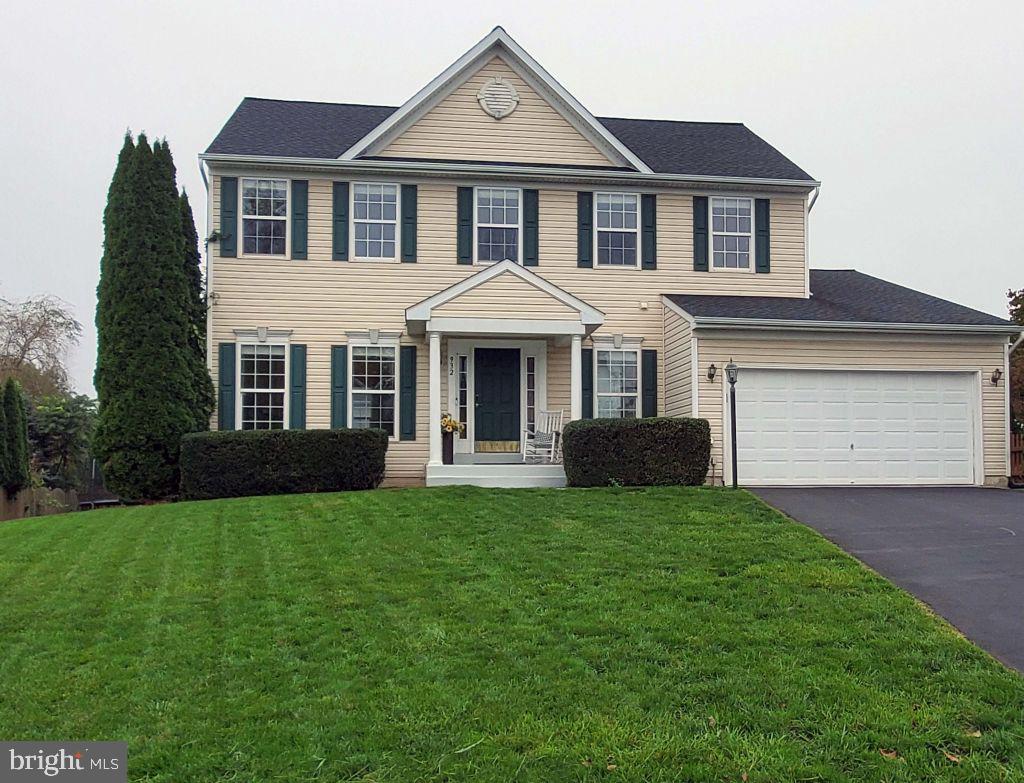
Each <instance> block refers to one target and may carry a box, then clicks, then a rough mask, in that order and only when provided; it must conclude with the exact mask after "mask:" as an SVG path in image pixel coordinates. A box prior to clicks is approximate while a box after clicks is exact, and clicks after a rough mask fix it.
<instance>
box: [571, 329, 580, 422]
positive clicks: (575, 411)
mask: <svg viewBox="0 0 1024 783" xmlns="http://www.w3.org/2000/svg"><path fill="white" fill-rule="evenodd" d="M582 351H583V337H582V336H580V335H578V334H574V335H573V336H572V358H571V359H570V362H569V389H570V395H569V419H570V420H571V421H576V420H577V419H579V418H581V417H582V416H583V353H582Z"/></svg>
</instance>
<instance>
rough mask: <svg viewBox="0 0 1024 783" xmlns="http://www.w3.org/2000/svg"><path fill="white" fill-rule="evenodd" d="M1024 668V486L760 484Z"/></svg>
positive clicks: (767, 495) (762, 493) (771, 499)
mask: <svg viewBox="0 0 1024 783" xmlns="http://www.w3.org/2000/svg"><path fill="white" fill-rule="evenodd" d="M751 491H752V492H754V494H756V495H757V496H758V497H760V498H761V499H762V500H764V501H765V502H766V503H768V504H769V505H772V506H774V507H775V508H777V509H779V510H781V511H783V512H785V513H786V514H788V515H789V516H791V517H793V518H794V519H796V520H799V521H800V522H803V523H804V524H805V525H809V526H810V527H813V528H814V529H815V530H817V531H818V532H819V533H821V534H822V535H824V536H825V537H826V538H828V539H829V540H831V541H834V542H835V543H836V544H838V545H839V546H841V547H842V548H843V549H845V550H846V551H847V552H849V553H850V554H851V555H853V556H854V557H856V558H858V559H859V560H862V561H863V562H865V563H867V564H868V565H869V566H871V567H872V568H873V569H875V570H876V571H878V572H879V573H880V574H882V575H884V576H885V577H887V578H888V579H890V580H891V581H893V582H895V583H896V584H897V585H899V586H900V587H902V588H903V589H904V590H907V591H909V592H911V593H913V594H914V595H916V596H917V597H918V598H920V599H921V600H922V601H924V602H925V603H926V604H928V605H929V606H931V607H932V608H933V609H934V610H935V611H936V612H938V613H939V614H940V615H942V616H943V617H945V618H946V619H947V620H949V622H951V623H952V624H953V625H955V626H956V627H957V628H959V629H960V630H961V631H962V632H963V633H964V634H965V635H966V636H967V637H969V638H970V639H972V640H973V641H974V642H976V643H977V644H979V645H980V646H981V647H983V648H985V649H986V650H988V651H989V652H990V653H992V654H993V655H994V656H995V657H996V658H999V659H1000V660H1001V661H1003V663H1005V664H1007V665H1009V666H1012V667H1014V668H1016V669H1018V670H1020V671H1024V491H1011V490H999V489H982V488H979V487H963V488H959V487H957V488H954V487H934V488H932V487H922V488H904V487H900V488H870V487H816V488H795V487H792V488H791V487H759V488H756V489H752V490H751Z"/></svg>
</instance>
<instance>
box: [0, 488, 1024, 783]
mask: <svg viewBox="0 0 1024 783" xmlns="http://www.w3.org/2000/svg"><path fill="white" fill-rule="evenodd" d="M43 543H45V544H46V546H47V547H49V549H50V550H51V551H52V552H54V553H55V556H53V557H47V558H42V559H41V558H40V557H39V556H38V555H37V550H38V547H39V546H40V545H41V544H43ZM0 580H3V581H5V584H6V590H5V592H4V596H5V599H4V602H3V603H2V605H0V630H2V631H3V635H2V637H0V644H2V649H0V674H3V675H4V676H3V677H2V679H0V736H14V737H23V738H39V739H44V738H52V737H71V736H76V737H79V736H83V737H89V738H95V739H127V740H128V741H129V744H130V749H131V750H130V757H131V766H130V771H131V777H132V779H133V780H148V781H180V780H203V781H205V780H225V781H227V780H275V781H277V780H285V781H290V780H295V781H299V780H331V781H333V780H373V781H410V780H413V781H416V780H423V781H433V780H449V781H454V780H474V781H475V780H483V781H489V780H493V781H499V780H500V781H507V780H513V779H515V780H538V781H549V780H577V779H578V780H599V779H602V780H603V779H621V780H643V781H661V780H665V781H668V780H709V779H711V780H737V779H739V777H740V775H742V774H743V773H746V774H747V775H748V779H749V780H752V781H756V780H766V781H767V780H772V781H776V780H795V779H801V780H815V779H817V780H906V781H911V780H922V779H928V780H971V781H974V780H1015V779H1024V766H1022V765H1024V761H1022V758H1024V717H1022V716H1024V681H1022V678H1020V677H1019V676H1018V675H1016V674H1014V673H1012V672H1009V671H1007V670H1006V669H1005V668H1003V667H1002V666H1001V665H999V664H998V663H996V662H995V661H993V660H992V659H991V658H990V657H989V656H987V655H986V654H984V653H983V652H981V651H979V650H978V649H977V648H975V647H974V646H973V645H971V644H970V643H968V642H967V641H965V640H964V639H962V638H960V636H959V635H958V634H957V633H956V632H955V631H954V630H952V629H951V628H949V627H948V626H947V625H946V624H945V623H943V622H942V621H941V620H939V619H937V618H935V617H933V616H931V615H930V614H929V613H928V612H927V611H925V610H924V609H923V608H922V607H920V606H918V605H917V604H916V603H915V602H914V601H913V599H911V598H910V597H909V596H907V595H906V594H905V593H902V592H901V591H899V590H897V589H895V588H894V587H892V586H891V585H890V584H889V583H887V582H885V581H884V580H882V579H881V578H880V577H878V576H877V575H875V574H873V573H872V572H870V571H869V570H867V569H866V568H864V567H862V566H861V565H860V564H858V563H856V562H855V561H853V560H852V559H851V558H849V557H847V556H846V555H844V554H843V553H841V552H840V551H839V550H838V549H836V548H835V547H834V546H833V545H831V544H830V543H828V542H827V541H825V540H823V539H822V538H820V537H819V536H818V535H817V534H815V533H814V532H812V531H810V530H808V529H807V528H804V527H802V526H800V525H797V524H795V523H792V522H790V521H788V520H786V519H784V518H783V517H781V516H780V515H778V514H776V513H775V512H773V511H772V510H771V509H768V508H767V507H766V506H764V505H763V504H761V503H760V502H759V501H757V500H756V499H755V498H753V497H752V496H750V495H748V494H746V493H742V492H741V493H732V492H729V491H723V490H711V489H704V488H700V489H679V488H666V489H651V490H639V491H634V490H616V489H603V490H601V489H599V490H579V491H577V490H567V491H558V490H524V491H518V490H480V489H473V488H445V489H438V490H402V491H383V490H382V491H375V492H359V493H348V494H337V495H309V496H295V497H277V498H250V499H237V500H229V501H214V502H208V503H182V504H175V505H164V506H153V507H139V508H131V509H117V510H105V511H101V512H95V513H88V514H81V515H69V516H66V517H63V518H50V519H40V520H30V521H25V522H19V523H16V524H12V525H3V526H0ZM975 734H980V736H975ZM880 750H886V751H889V750H894V751H896V752H897V754H898V759H895V760H892V759H888V758H886V757H884V756H883V755H882V754H881V753H880ZM947 752H948V753H951V754H954V755H955V756H957V757H959V759H960V760H959V763H957V762H954V761H951V760H950V759H949V758H948V756H947V755H946V753H947ZM609 767H611V769H609Z"/></svg>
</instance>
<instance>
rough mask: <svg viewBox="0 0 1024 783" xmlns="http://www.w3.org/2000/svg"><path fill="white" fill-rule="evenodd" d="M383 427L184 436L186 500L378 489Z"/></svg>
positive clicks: (384, 441) (183, 487)
mask: <svg viewBox="0 0 1024 783" xmlns="http://www.w3.org/2000/svg"><path fill="white" fill-rule="evenodd" d="M387 450H388V436H387V433H385V432H384V431H383V430H344V429H339V430H248V431H221V432H196V433H192V434H190V435H186V436H185V437H184V438H182V441H181V494H182V497H184V498H185V499H186V500H209V499H211V498H230V497H241V496H245V495H287V494H292V493H297V492H337V491H339V490H346V489H373V488H374V487H376V486H377V485H379V484H380V482H381V480H382V479H383V478H384V454H385V452H387Z"/></svg>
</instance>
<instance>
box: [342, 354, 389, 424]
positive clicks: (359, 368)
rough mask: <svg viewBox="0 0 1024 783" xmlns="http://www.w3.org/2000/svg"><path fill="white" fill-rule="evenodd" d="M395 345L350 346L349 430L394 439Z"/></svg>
mask: <svg viewBox="0 0 1024 783" xmlns="http://www.w3.org/2000/svg"><path fill="white" fill-rule="evenodd" d="M397 354H398V347H397V345H353V346H352V347H351V356H352V384H351V386H352V405H351V409H352V425H351V426H352V427H353V428H355V429H368V428H373V429H380V430H384V431H385V432H386V433H387V434H388V435H389V436H390V437H394V435H395V420H396V419H397V415H396V412H397V407H398V406H397V404H396V402H397V400H396V393H395V390H396V389H397V388H398V370H397V364H396V357H397Z"/></svg>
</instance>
